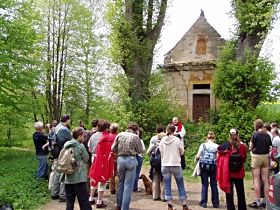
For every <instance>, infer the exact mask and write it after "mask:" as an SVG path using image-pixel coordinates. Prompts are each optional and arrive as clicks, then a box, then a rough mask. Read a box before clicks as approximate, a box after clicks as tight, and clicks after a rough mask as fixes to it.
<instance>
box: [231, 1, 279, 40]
mask: <svg viewBox="0 0 280 210" xmlns="http://www.w3.org/2000/svg"><path fill="white" fill-rule="evenodd" d="M278 3H279V0H250V1H243V0H233V1H232V6H233V9H234V12H233V13H234V16H235V18H236V19H237V20H238V22H239V30H240V31H239V32H241V33H247V34H248V35H251V34H256V33H259V32H261V33H262V32H264V34H259V35H260V36H266V33H267V31H268V30H269V29H270V27H271V22H272V19H273V17H274V15H275V12H276V9H277V5H278ZM264 38H265V37H264Z"/></svg>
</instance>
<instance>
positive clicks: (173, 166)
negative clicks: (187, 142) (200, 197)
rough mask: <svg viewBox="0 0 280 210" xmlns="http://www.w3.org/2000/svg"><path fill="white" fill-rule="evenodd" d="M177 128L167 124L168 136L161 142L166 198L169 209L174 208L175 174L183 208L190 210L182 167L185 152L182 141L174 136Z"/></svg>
mask: <svg viewBox="0 0 280 210" xmlns="http://www.w3.org/2000/svg"><path fill="white" fill-rule="evenodd" d="M175 130H176V128H175V125H173V124H168V126H167V136H166V137H163V139H162V140H161V141H160V144H159V150H160V154H161V172H162V175H163V179H164V184H165V200H167V202H168V210H173V205H172V194H171V178H172V177H171V176H172V175H173V176H174V178H175V180H176V184H177V187H178V192H179V199H180V201H181V202H182V205H183V210H190V209H189V207H188V206H187V197H186V190H185V185H184V178H183V173H182V168H181V155H183V154H184V146H183V143H182V141H181V140H180V139H179V138H178V137H176V136H174V132H175Z"/></svg>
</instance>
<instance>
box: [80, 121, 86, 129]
mask: <svg viewBox="0 0 280 210" xmlns="http://www.w3.org/2000/svg"><path fill="white" fill-rule="evenodd" d="M80 127H82V128H83V127H85V123H84V121H82V120H81V121H80Z"/></svg>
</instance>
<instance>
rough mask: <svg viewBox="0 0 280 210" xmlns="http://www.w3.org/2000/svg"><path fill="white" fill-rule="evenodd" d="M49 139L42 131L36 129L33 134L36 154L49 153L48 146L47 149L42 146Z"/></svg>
mask: <svg viewBox="0 0 280 210" xmlns="http://www.w3.org/2000/svg"><path fill="white" fill-rule="evenodd" d="M47 140H48V137H47V136H45V135H44V134H43V133H41V132H37V131H36V132H35V133H34V134H33V142H34V145H35V149H36V155H40V156H44V155H48V150H47V148H46V149H45V150H43V149H42V147H43V146H44V145H45V144H46V143H47Z"/></svg>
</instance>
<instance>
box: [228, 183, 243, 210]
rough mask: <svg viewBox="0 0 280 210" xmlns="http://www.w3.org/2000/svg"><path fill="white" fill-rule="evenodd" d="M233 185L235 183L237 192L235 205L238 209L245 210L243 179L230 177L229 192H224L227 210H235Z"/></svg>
mask: <svg viewBox="0 0 280 210" xmlns="http://www.w3.org/2000/svg"><path fill="white" fill-rule="evenodd" d="M233 185H235V188H236V193H237V199H238V201H237V206H238V210H246V209H247V207H246V200H245V191H244V181H243V179H236V178H230V193H226V201H227V210H235V206H234V200H233Z"/></svg>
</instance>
